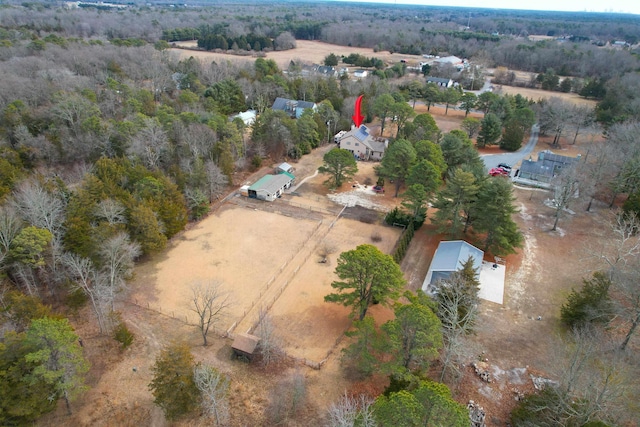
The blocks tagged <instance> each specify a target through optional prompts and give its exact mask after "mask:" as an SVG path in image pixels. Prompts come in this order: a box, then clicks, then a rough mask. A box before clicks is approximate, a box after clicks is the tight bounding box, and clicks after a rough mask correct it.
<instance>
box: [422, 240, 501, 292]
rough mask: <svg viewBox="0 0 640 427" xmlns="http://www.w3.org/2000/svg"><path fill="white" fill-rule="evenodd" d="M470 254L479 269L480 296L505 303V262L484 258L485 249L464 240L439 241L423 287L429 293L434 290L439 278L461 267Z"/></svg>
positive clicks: (441, 278)
mask: <svg viewBox="0 0 640 427" xmlns="http://www.w3.org/2000/svg"><path fill="white" fill-rule="evenodd" d="M469 257H471V258H472V259H473V267H474V268H475V269H476V271H478V273H479V274H478V280H479V281H480V291H479V292H478V297H480V298H481V299H483V300H486V301H491V302H495V303H497V304H502V302H503V299H504V277H505V265H504V264H498V263H497V262H493V263H492V262H487V261H483V257H484V252H483V251H481V250H480V249H478V248H476V247H475V246H473V245H471V244H469V243H467V242H465V241H463V240H451V241H443V242H440V244H438V248H437V249H436V252H435V254H434V255H433V258H432V259H431V264H430V265H429V271H428V272H427V275H426V276H425V278H424V282H422V290H423V291H424V292H425V293H427V294H431V295H432V294H433V293H434V290H435V289H434V285H435V283H436V282H438V281H439V280H443V279H446V278H448V277H449V276H450V275H451V273H453V272H454V271H458V270H460V269H461V268H462V264H463V263H465V262H466V261H467V260H468V259H469Z"/></svg>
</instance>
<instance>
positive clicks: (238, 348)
mask: <svg viewBox="0 0 640 427" xmlns="http://www.w3.org/2000/svg"><path fill="white" fill-rule="evenodd" d="M258 342H260V338H258V337H257V336H255V335H250V334H237V335H236V338H235V339H234V340H233V344H231V349H232V350H233V356H234V357H244V358H247V359H249V360H251V359H252V358H253V355H254V353H255V351H256V348H257V347H258Z"/></svg>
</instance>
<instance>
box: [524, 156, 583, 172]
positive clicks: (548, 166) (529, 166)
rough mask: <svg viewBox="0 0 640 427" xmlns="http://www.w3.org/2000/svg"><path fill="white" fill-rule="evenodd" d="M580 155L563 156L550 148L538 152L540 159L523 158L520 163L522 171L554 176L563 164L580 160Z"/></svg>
mask: <svg viewBox="0 0 640 427" xmlns="http://www.w3.org/2000/svg"><path fill="white" fill-rule="evenodd" d="M578 159H579V157H568V156H561V155H560V154H554V153H552V152H551V151H549V150H545V151H541V152H540V153H538V161H536V162H534V161H533V160H531V159H529V160H523V161H522V164H521V165H520V173H521V174H522V173H530V174H534V175H542V176H549V177H552V176H553V174H554V173H555V171H556V170H558V169H559V168H561V167H562V166H566V165H571V164H574V163H576V162H577V161H578Z"/></svg>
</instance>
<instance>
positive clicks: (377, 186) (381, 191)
mask: <svg viewBox="0 0 640 427" xmlns="http://www.w3.org/2000/svg"><path fill="white" fill-rule="evenodd" d="M373 191H375V192H376V193H384V187H382V186H380V185H376V186H374V187H373Z"/></svg>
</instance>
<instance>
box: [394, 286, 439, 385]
mask: <svg viewBox="0 0 640 427" xmlns="http://www.w3.org/2000/svg"><path fill="white" fill-rule="evenodd" d="M404 296H405V298H406V299H407V300H408V304H401V303H398V304H397V305H396V307H395V309H394V313H395V316H396V317H395V319H393V320H390V321H388V322H386V323H385V324H384V325H383V326H382V329H383V331H384V332H385V333H386V337H387V339H385V340H384V342H385V347H384V348H385V350H386V353H388V354H389V355H391V360H390V362H388V365H389V371H390V372H392V373H405V372H416V371H421V372H424V371H425V370H426V369H428V368H429V363H430V362H431V361H432V360H433V359H435V358H436V357H437V356H438V350H439V349H440V348H441V347H442V333H441V332H440V327H441V324H440V320H438V317H437V316H436V314H435V313H434V311H433V303H432V301H431V299H430V298H429V297H428V296H427V295H426V294H424V292H422V291H418V293H417V294H415V295H414V294H412V293H410V292H406V293H405V294H404Z"/></svg>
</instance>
